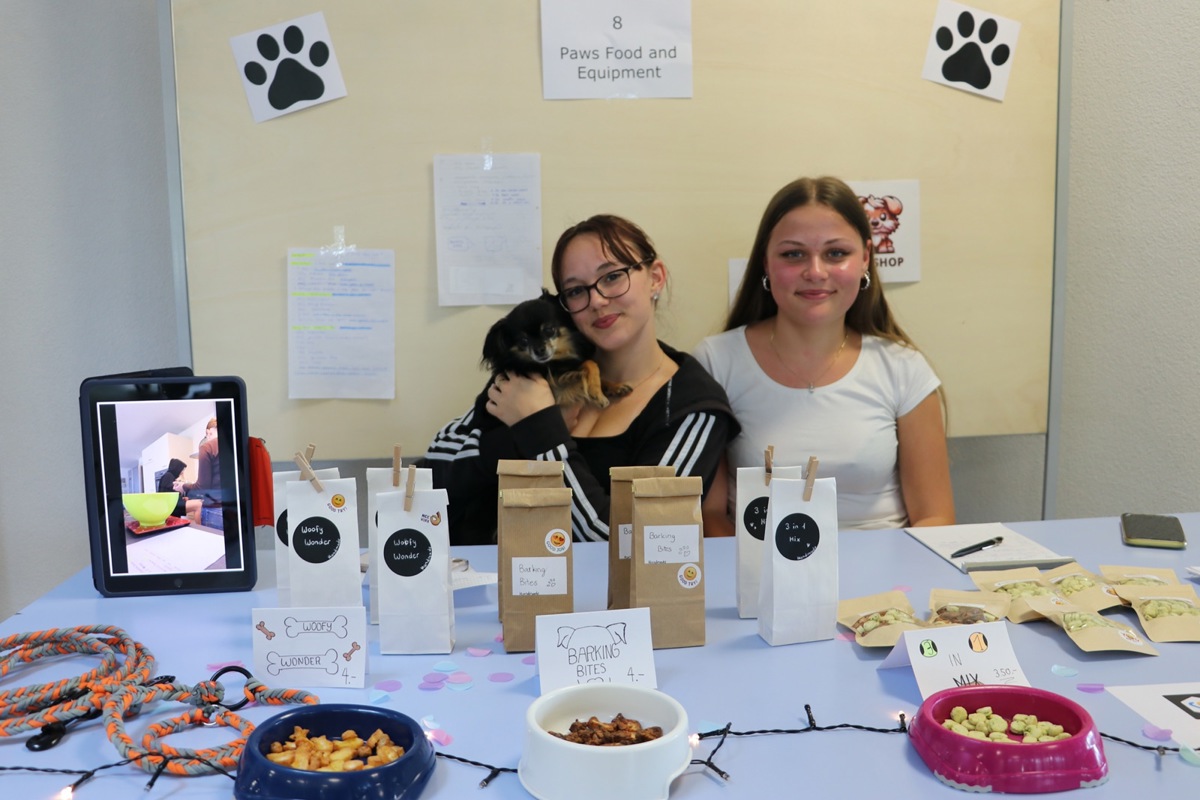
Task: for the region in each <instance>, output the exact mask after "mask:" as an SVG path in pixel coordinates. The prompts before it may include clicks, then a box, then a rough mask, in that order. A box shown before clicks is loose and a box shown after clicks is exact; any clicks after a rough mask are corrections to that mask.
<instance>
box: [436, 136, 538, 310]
mask: <svg viewBox="0 0 1200 800" xmlns="http://www.w3.org/2000/svg"><path fill="white" fill-rule="evenodd" d="M433 200H434V213H435V222H436V225H437V270H438V303H439V304H440V305H443V306H466V305H488V304H495V305H506V304H515V303H519V302H521V301H522V300H528V299H530V298H532V297H536V296H537V295H538V293H539V292H540V291H541V287H542V177H541V162H540V159H539V157H538V156H537V154H530V153H519V154H496V155H493V154H491V153H485V154H470V155H440V156H434V159H433Z"/></svg>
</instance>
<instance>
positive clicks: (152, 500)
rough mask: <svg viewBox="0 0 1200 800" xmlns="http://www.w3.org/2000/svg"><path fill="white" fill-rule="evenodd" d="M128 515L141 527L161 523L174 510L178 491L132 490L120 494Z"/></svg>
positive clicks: (177, 499) (150, 526)
mask: <svg viewBox="0 0 1200 800" xmlns="http://www.w3.org/2000/svg"><path fill="white" fill-rule="evenodd" d="M121 502H122V503H124V505H125V510H126V511H128V512H129V515H130V516H132V517H133V518H134V519H136V520H137V521H138V524H139V525H141V526H142V527H143V528H153V527H154V526H156V525H162V524H163V523H164V522H166V521H167V517H169V516H170V515H171V512H172V511H174V510H175V505H176V504H177V503H178V502H179V492H133V493H126V494H123V495H121Z"/></svg>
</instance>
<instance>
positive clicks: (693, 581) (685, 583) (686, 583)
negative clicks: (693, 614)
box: [676, 564, 703, 589]
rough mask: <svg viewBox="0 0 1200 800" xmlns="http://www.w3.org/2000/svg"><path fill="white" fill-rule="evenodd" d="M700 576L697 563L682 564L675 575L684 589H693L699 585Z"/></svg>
mask: <svg viewBox="0 0 1200 800" xmlns="http://www.w3.org/2000/svg"><path fill="white" fill-rule="evenodd" d="M702 577H703V575H702V574H701V572H700V567H699V565H697V564H684V565H683V566H682V567H680V568H679V572H678V574H677V575H676V578H677V579H678V580H679V585H680V586H682V587H683V588H685V589H695V588H696V587H697V586H699V585H700V580H701V578H702Z"/></svg>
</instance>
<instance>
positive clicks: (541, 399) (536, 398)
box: [487, 372, 554, 427]
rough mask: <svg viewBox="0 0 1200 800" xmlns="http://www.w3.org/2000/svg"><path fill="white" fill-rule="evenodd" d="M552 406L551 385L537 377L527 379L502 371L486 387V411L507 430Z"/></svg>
mask: <svg viewBox="0 0 1200 800" xmlns="http://www.w3.org/2000/svg"><path fill="white" fill-rule="evenodd" d="M553 405H554V394H553V393H552V392H551V391H550V384H549V383H547V382H546V379H545V378H543V377H542V376H540V375H535V376H533V377H528V378H527V377H525V376H523V375H515V374H513V373H511V372H502V373H500V374H499V375H497V376H496V380H494V381H492V385H491V386H490V387H488V403H487V408H488V411H490V412H492V416H494V417H495V418H496V419H498V420H500V421H501V422H503V423H504V424H505V425H508V426H509V427H512V426H513V425H515V424H517V423H518V422H520V421H521V420H523V419H525V418H526V417H528V416H530V415H531V414H536V413H537V412H539V411H541V410H542V409H543V408H549V407H550V406H553Z"/></svg>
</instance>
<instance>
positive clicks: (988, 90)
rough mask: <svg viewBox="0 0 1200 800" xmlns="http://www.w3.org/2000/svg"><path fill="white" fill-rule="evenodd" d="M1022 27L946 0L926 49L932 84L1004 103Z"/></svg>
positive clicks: (924, 75) (940, 5) (927, 74)
mask: <svg viewBox="0 0 1200 800" xmlns="http://www.w3.org/2000/svg"><path fill="white" fill-rule="evenodd" d="M1020 32H1021V23H1019V22H1017V21H1016V20H1011V19H1007V18H1006V17H999V16H996V15H995V14H989V13H988V12H986V11H981V10H979V9H977V8H971V7H970V6H965V5H963V4H962V3H955V2H953V1H952V0H941V2H940V3H938V7H937V13H936V14H935V15H934V20H933V29H932V31H931V32H930V36H929V46H928V49H927V50H926V51H925V67H924V69H922V70H921V77H922V78H925V79H926V80H929V81H933V82H935V83H940V84H943V85H945V86H950V87H953V88H955V89H962V90H963V91H965V92H972V93H974V94H980V95H983V96H984V97H988V98H991V99H992V100H1003V99H1004V95H1005V93H1006V92H1007V90H1008V76H1009V74H1010V73H1011V72H1012V66H1013V56H1014V55H1015V53H1016V49H1017V36H1018V35H1019V34H1020Z"/></svg>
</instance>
